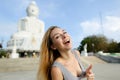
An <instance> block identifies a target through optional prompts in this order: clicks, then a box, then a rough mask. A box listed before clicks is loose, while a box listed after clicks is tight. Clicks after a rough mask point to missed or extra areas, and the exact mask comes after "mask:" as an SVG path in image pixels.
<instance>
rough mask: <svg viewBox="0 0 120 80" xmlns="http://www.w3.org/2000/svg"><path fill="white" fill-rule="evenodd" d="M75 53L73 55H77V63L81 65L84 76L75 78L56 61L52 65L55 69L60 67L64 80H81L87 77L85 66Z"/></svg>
mask: <svg viewBox="0 0 120 80" xmlns="http://www.w3.org/2000/svg"><path fill="white" fill-rule="evenodd" d="M73 52H74V53H73V54H74V55H75V58H76V59H77V61H78V63H79V66H80V68H81V70H82V74H81V75H80V76H79V77H76V76H74V75H73V74H72V73H71V72H70V71H68V70H67V69H66V68H65V67H64V66H63V65H62V64H61V63H59V62H57V61H55V62H54V63H53V65H52V66H53V67H58V68H59V69H60V70H61V72H62V75H63V78H64V80H81V79H82V78H83V77H84V76H85V69H84V67H83V65H82V64H81V61H80V58H79V57H78V55H77V54H76V53H75V51H73ZM73 65H74V64H73Z"/></svg>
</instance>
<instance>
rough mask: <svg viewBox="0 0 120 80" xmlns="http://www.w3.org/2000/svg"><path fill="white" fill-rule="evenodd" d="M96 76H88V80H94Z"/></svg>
mask: <svg viewBox="0 0 120 80" xmlns="http://www.w3.org/2000/svg"><path fill="white" fill-rule="evenodd" d="M94 78H95V77H94V74H89V75H87V80H94Z"/></svg>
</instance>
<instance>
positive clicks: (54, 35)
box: [52, 30, 65, 38]
mask: <svg viewBox="0 0 120 80" xmlns="http://www.w3.org/2000/svg"><path fill="white" fill-rule="evenodd" d="M62 31H63V32H64V31H65V30H62ZM58 34H60V33H56V34H54V35H53V36H52V38H54V37H55V36H56V35H58Z"/></svg>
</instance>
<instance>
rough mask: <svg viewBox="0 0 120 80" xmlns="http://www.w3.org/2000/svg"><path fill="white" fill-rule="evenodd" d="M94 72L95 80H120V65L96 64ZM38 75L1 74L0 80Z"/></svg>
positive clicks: (23, 79) (32, 78) (31, 78)
mask: <svg viewBox="0 0 120 80" xmlns="http://www.w3.org/2000/svg"><path fill="white" fill-rule="evenodd" d="M93 72H94V73H95V80H120V64H94V65H93ZM36 73H37V70H32V71H16V72H0V80H36ZM84 80H86V79H84Z"/></svg>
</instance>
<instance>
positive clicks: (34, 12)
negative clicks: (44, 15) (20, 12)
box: [27, 5, 39, 17]
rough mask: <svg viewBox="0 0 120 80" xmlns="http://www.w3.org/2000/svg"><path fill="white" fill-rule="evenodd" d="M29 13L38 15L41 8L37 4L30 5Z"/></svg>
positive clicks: (29, 14)
mask: <svg viewBox="0 0 120 80" xmlns="http://www.w3.org/2000/svg"><path fill="white" fill-rule="evenodd" d="M27 13H28V16H36V17H37V16H38V14H39V10H38V8H37V6H32V5H31V6H29V7H28V9H27Z"/></svg>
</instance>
